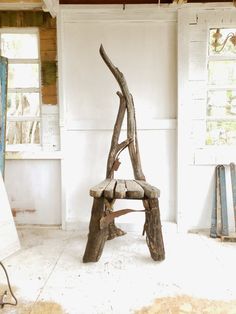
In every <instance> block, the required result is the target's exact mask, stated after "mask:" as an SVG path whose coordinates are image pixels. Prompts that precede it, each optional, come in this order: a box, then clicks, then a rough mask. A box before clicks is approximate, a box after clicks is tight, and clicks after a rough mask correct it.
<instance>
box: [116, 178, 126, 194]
mask: <svg viewBox="0 0 236 314" xmlns="http://www.w3.org/2000/svg"><path fill="white" fill-rule="evenodd" d="M116 181H117V183H116V189H115V198H125V196H126V186H125V180H116Z"/></svg>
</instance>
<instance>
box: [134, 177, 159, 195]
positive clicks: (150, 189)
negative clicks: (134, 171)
mask: <svg viewBox="0 0 236 314" xmlns="http://www.w3.org/2000/svg"><path fill="white" fill-rule="evenodd" d="M135 181H136V182H137V183H138V184H139V185H140V186H141V187H142V188H143V189H144V193H145V196H146V197H148V198H157V197H160V190H159V189H158V188H156V187H155V186H152V185H150V184H149V183H147V182H146V181H142V180H135Z"/></svg>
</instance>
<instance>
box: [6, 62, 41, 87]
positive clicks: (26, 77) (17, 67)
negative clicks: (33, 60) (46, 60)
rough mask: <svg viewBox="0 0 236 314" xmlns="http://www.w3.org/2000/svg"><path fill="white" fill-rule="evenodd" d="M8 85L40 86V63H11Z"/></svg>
mask: <svg viewBox="0 0 236 314" xmlns="http://www.w3.org/2000/svg"><path fill="white" fill-rule="evenodd" d="M8 70H9V71H8V87H9V88H24V87H39V65H38V64H9V69H8Z"/></svg>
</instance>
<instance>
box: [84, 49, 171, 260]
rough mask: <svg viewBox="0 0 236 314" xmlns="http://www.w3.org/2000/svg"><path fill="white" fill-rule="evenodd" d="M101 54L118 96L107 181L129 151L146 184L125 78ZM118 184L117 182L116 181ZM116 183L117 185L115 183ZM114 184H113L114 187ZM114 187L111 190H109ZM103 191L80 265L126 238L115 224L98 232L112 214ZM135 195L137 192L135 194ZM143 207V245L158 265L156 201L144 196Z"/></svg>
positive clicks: (159, 245)
mask: <svg viewBox="0 0 236 314" xmlns="http://www.w3.org/2000/svg"><path fill="white" fill-rule="evenodd" d="M100 54H101V57H102V59H103V60H104V62H105V63H106V65H107V66H108V68H109V69H110V71H111V72H112V74H113V76H114V77H115V79H116V81H117V83H118V84H119V87H120V90H121V92H117V95H118V96H119V99H120V104H119V111H118V114H117V118H116V122H115V125H114V130H113V135H112V140H111V147H110V151H109V155H108V160H107V169H106V179H113V178H114V171H115V170H117V166H119V159H118V156H119V154H120V153H121V152H122V150H123V149H125V148H126V147H128V150H129V155H130V159H131V163H132V167H133V173H134V178H135V179H136V180H142V181H146V179H145V176H144V174H143V171H142V166H141V160H140V153H139V145H138V137H137V126H136V117H135V109H134V102H133V97H132V95H131V94H130V92H129V89H128V86H127V83H126V80H125V77H124V75H123V73H122V72H120V71H119V69H118V68H117V67H115V66H114V65H113V63H112V62H111V60H110V59H109V58H108V56H107V54H106V52H105V50H104V49H103V46H102V45H101V47H100ZM126 110H127V139H126V140H125V141H123V142H121V143H119V137H120V132H121V127H122V123H123V120H124V116H125V112H126ZM118 181H119V180H118ZM118 181H117V182H118ZM117 182H115V184H117ZM145 184H146V183H145ZM112 187H113V186H111V188H112ZM126 188H127V190H128V192H127V194H128V193H131V191H129V187H127V186H126ZM108 192H109V191H106V193H107V195H108V196H109V197H108V196H107V198H104V195H103V196H102V197H99V198H96V197H95V198H94V202H93V207H92V214H91V220H90V225H89V235H88V242H87V246H86V250H85V253H84V257H83V262H96V261H98V260H99V258H100V256H101V254H102V251H103V247H104V244H105V241H106V240H107V239H113V238H115V237H117V236H121V235H123V234H125V233H124V232H123V231H122V230H121V229H119V228H117V227H116V225H115V222H114V220H112V222H110V223H109V224H108V225H106V226H105V228H104V229H103V228H101V225H100V221H101V219H102V218H103V217H104V216H106V215H107V214H108V213H109V212H111V211H113V208H112V207H113V203H114V201H115V197H114V196H113V198H112V197H111V196H110V192H109V193H108ZM135 192H137V191H135ZM142 200H143V205H144V208H145V224H144V233H146V241H147V245H148V248H149V251H150V254H151V257H152V258H153V259H154V260H155V261H161V260H163V259H164V258H165V250H164V243H163V238H162V231H161V221H160V211H159V204H158V198H153V197H151V196H150V198H149V197H148V196H147V195H146V196H143V198H142Z"/></svg>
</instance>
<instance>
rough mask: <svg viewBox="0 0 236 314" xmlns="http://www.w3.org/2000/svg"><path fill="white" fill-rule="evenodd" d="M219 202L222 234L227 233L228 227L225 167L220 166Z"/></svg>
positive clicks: (226, 234)
mask: <svg viewBox="0 0 236 314" xmlns="http://www.w3.org/2000/svg"><path fill="white" fill-rule="evenodd" d="M220 203H221V221H222V232H221V234H222V235H223V236H228V235H229V227H228V211H227V197H226V181H225V167H224V166H223V165H221V166H220Z"/></svg>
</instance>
